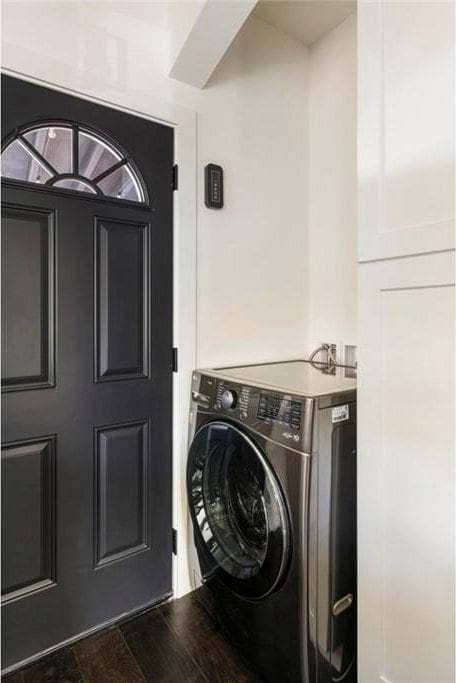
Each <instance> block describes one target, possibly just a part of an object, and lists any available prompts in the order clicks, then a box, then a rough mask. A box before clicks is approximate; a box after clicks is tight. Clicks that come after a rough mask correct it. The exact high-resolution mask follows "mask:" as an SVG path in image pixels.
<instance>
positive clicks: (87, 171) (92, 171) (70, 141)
mask: <svg viewBox="0 0 456 683" xmlns="http://www.w3.org/2000/svg"><path fill="white" fill-rule="evenodd" d="M1 160H2V177H3V178H10V179H13V180H21V181H26V182H29V183H38V184H40V185H47V186H51V187H56V188H64V189H68V190H72V191H76V192H84V193H88V194H92V195H93V194H95V195H98V196H105V197H114V198H116V199H126V200H129V201H133V202H141V203H144V202H145V201H146V193H145V190H144V183H143V182H142V181H141V179H140V177H139V174H138V172H137V171H136V169H135V168H134V166H133V164H132V163H131V161H130V160H129V159H128V157H127V156H126V155H125V154H123V153H122V152H121V150H119V149H118V148H115V147H114V145H113V144H112V143H111V142H109V141H108V140H106V139H105V138H103V137H102V136H100V135H99V134H98V133H94V132H93V131H89V130H87V129H85V128H83V127H80V126H78V125H75V124H62V123H59V124H52V123H48V124H46V125H41V126H35V127H33V128H28V129H27V130H25V131H19V132H18V133H17V134H16V136H15V137H14V138H13V140H12V141H10V142H9V143H8V144H7V145H6V146H5V147H4V149H3V151H2V157H1Z"/></svg>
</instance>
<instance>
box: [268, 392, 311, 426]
mask: <svg viewBox="0 0 456 683" xmlns="http://www.w3.org/2000/svg"><path fill="white" fill-rule="evenodd" d="M301 415H302V403H301V401H293V400H288V399H284V398H282V397H281V396H272V395H271V394H260V401H259V404H258V414H257V417H258V419H259V420H264V421H268V422H282V423H283V424H286V425H289V426H290V427H293V429H299V428H300V426H301Z"/></svg>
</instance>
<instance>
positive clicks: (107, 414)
mask: <svg viewBox="0 0 456 683" xmlns="http://www.w3.org/2000/svg"><path fill="white" fill-rule="evenodd" d="M2 85H3V98H2V100H3V102H2V104H3V112H2V150H3V152H2V160H3V171H2V173H3V178H2V189H3V208H2V219H3V221H2V223H3V227H2V309H3V310H2V328H3V329H2V336H3V339H2V341H3V344H2V390H3V396H2V399H3V434H2V607H3V609H2V611H3V615H2V630H3V648H2V655H3V666H4V667H8V666H10V665H11V664H14V663H16V662H18V661H21V660H23V659H25V658H27V657H30V656H32V655H34V654H36V653H38V652H41V651H43V650H45V649H46V648H49V647H51V646H53V645H55V644H57V643H59V642H61V641H63V640H65V639H68V638H70V637H72V636H74V635H76V634H78V633H81V632H83V631H85V630H88V629H90V628H93V627H95V626H96V625H98V624H101V623H104V622H106V621H109V620H111V619H114V618H116V617H118V616H119V615H121V614H124V613H127V612H130V611H132V610H135V609H137V608H139V607H141V606H143V605H146V604H150V603H152V602H154V601H156V600H158V599H160V598H161V597H163V596H166V595H169V594H170V592H171V553H172V548H171V424H172V416H171V405H172V374H171V373H172V183H171V177H172V176H171V174H172V165H173V131H172V129H171V128H168V127H166V126H163V125H159V124H156V123H153V122H150V121H146V120H143V119H141V118H139V117H134V116H132V115H129V114H126V113H123V112H119V111H115V110H111V109H109V108H107V107H103V106H100V105H97V104H93V103H90V102H87V101H84V100H80V99H78V98H75V97H71V96H68V95H64V94H61V93H58V92H55V91H52V90H48V89H46V88H43V87H39V86H36V85H32V84H29V83H26V82H24V81H21V80H18V79H13V78H10V77H4V78H3V79H2Z"/></svg>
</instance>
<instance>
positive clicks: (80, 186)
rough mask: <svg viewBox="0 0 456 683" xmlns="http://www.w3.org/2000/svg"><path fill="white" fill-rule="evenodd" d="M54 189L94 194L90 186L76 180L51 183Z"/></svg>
mask: <svg viewBox="0 0 456 683" xmlns="http://www.w3.org/2000/svg"><path fill="white" fill-rule="evenodd" d="M53 185H54V187H64V188H65V189H66V190H76V191H77V192H92V193H93V194H96V192H95V190H94V189H93V187H92V186H91V185H89V184H88V183H85V182H84V181H83V180H79V179H77V178H62V179H61V180H57V181H56V182H55V183H53Z"/></svg>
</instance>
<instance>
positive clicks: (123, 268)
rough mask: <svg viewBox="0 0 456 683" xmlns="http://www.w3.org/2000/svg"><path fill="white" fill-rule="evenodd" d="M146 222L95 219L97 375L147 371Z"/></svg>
mask: <svg viewBox="0 0 456 683" xmlns="http://www.w3.org/2000/svg"><path fill="white" fill-rule="evenodd" d="M148 238H149V225H148V224H144V223H139V224H134V223H132V222H125V223H121V222H113V221H107V220H105V219H103V218H97V219H96V232H95V239H96V243H95V254H96V256H95V268H96V276H95V287H96V291H95V302H96V313H95V316H96V322H95V325H96V341H95V343H96V347H97V354H96V368H97V371H96V380H97V381H103V380H107V379H113V380H115V379H128V378H133V377H147V376H148V361H149V334H148V332H149V324H148V313H149V304H148V291H149V282H148V272H149V256H148V244H149V239H148Z"/></svg>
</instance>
